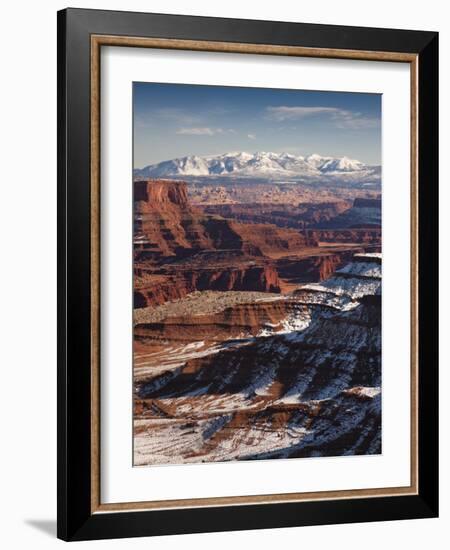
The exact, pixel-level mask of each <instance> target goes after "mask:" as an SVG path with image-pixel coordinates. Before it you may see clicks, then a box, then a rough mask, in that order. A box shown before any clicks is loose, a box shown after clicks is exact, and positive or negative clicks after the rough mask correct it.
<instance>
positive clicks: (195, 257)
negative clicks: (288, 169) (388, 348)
mask: <svg viewBox="0 0 450 550" xmlns="http://www.w3.org/2000/svg"><path fill="white" fill-rule="evenodd" d="M260 185H261V186H264V185H265V184H262V183H261V184H260ZM232 186H234V187H235V188H237V189H238V192H235V193H231V192H230V189H232ZM232 186H231V184H230V183H228V184H227V185H225V187H226V189H227V192H226V193H221V192H220V188H218V187H217V186H216V182H215V181H213V182H210V183H209V184H207V183H205V182H202V183H201V184H199V183H198V182H192V181H189V180H187V181H182V180H179V179H170V180H165V179H142V178H138V179H137V180H136V181H135V183H134V221H133V224H134V226H133V232H134V240H133V256H134V258H133V261H134V266H133V269H134V308H135V309H134V395H133V403H134V464H135V465H136V466H145V465H151V464H166V463H189V462H205V461H206V462H208V461H226V460H253V459H261V458H264V459H266V458H300V457H311V456H338V455H339V456H340V455H347V454H349V455H351V454H377V453H380V452H381V200H380V196H379V193H377V192H375V191H373V190H362V189H361V187H358V186H356V187H352V188H351V189H350V188H347V189H346V190H343V189H339V190H338V191H336V192H335V191H334V190H330V189H327V188H320V189H317V190H312V189H311V188H308V189H307V190H306V191H305V192H303V187H301V186H297V187H295V188H294V187H293V186H291V188H290V189H288V190H286V189H287V188H282V189H281V191H280V193H281V194H284V195H285V196H286V193H288V195H289V196H291V195H292V196H295V200H288V201H287V200H285V197H284V199H282V200H280V202H278V201H277V200H273V199H274V196H275V195H276V193H273V192H271V193H259V194H257V195H256V196H255V186H254V185H251V184H249V183H248V181H247V182H243V183H241V184H240V183H239V182H236V181H233V183H232ZM199 189H201V193H200V194H199ZM205 189H206V190H208V191H207V193H206V194H205ZM269 189H271V190H272V191H273V190H274V189H275V188H274V187H273V185H272V184H269V187H268V188H266V190H269ZM206 196H208V200H205V197H206ZM231 196H232V197H233V199H232V201H233V202H230V197H231ZM278 198H279V197H278Z"/></svg>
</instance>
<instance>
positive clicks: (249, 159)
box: [134, 151, 379, 181]
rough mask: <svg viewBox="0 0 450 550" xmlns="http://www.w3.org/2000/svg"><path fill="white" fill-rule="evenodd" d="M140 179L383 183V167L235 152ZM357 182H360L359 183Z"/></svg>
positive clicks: (188, 160) (155, 169)
mask: <svg viewBox="0 0 450 550" xmlns="http://www.w3.org/2000/svg"><path fill="white" fill-rule="evenodd" d="M134 173H135V176H136V177H137V178H164V177H182V176H198V177H208V176H216V177H217V176H227V177H257V178H261V179H279V178H283V179H284V178H285V179H305V180H307V181H319V180H321V179H323V178H324V177H327V178H330V177H331V178H339V177H341V176H345V177H347V178H348V177H350V178H352V177H354V178H367V177H371V178H372V179H371V181H374V180H377V179H379V167H374V166H369V165H366V164H364V163H362V162H361V161H359V160H354V159H351V158H349V157H347V156H343V157H325V156H321V155H319V154H317V153H313V154H311V155H308V156H306V157H303V156H300V155H293V154H288V153H273V152H270V151H257V152H255V153H247V152H245V151H233V152H230V153H224V154H221V155H209V156H198V155H190V156H185V157H181V158H176V159H172V160H167V161H163V162H160V163H158V164H151V165H148V166H145V167H144V168H142V169H137V170H135V171H134ZM355 181H356V180H355Z"/></svg>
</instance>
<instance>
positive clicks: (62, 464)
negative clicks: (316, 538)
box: [58, 9, 438, 540]
mask: <svg viewBox="0 0 450 550" xmlns="http://www.w3.org/2000/svg"><path fill="white" fill-rule="evenodd" d="M103 46H118V47H120V46H127V47H137V48H163V49H169V50H193V51H209V52H233V53H242V54H246V53H247V54H248V53H252V54H271V55H277V56H299V57H313V58H323V57H325V58H337V59H362V60H373V61H392V62H398V63H407V64H410V67H411V282H412V294H411V303H412V317H411V329H412V331H411V334H412V339H411V358H412V359H411V379H412V384H411V485H410V486H409V487H397V488H395V487H394V488H392V487H391V488H386V489H361V490H349V491H328V492H316V493H286V494H276V495H273V494H271V495H257V496H251V497H242V496H241V497H218V498H212V499H190V500H181V501H180V500H171V501H151V500H150V499H149V501H147V502H138V503H136V502H134V503H133V502H127V503H120V504H117V505H111V504H102V503H101V500H100V422H99V415H100V405H99V396H100V384H101V380H100V376H99V368H100V367H99V362H100V349H99V322H100V316H99V312H100V298H99V296H100V294H99V293H100V268H101V266H100V223H99V220H100V216H101V207H100V104H99V102H100V50H101V48H102V47H103ZM437 142H438V36H437V33H434V32H422V31H406V30H390V29H374V28H356V27H341V26H327V25H312V24H300V23H279V22H269V21H250V20H232V19H216V18H203V17H191V16H172V15H160V14H146V13H130V12H112V11H100V10H85V9H67V10H63V11H61V12H59V13H58V271H59V274H58V537H60V538H62V539H64V540H86V539H99V538H112V537H131V536H148V535H163V534H171V533H173V534H176V533H195V532H197V533H199V532H206V531H227V530H240V529H257V528H274V527H288V526H300V525H320V524H327V523H345V522H362V521H364V522H365V521H381V520H394V519H408V518H425V517H436V516H437V514H438V418H437V412H438V372H437V368H438V363H437V353H438V352H437V350H438V345H437V319H438V314H437V313H438V291H437V256H438V252H437V243H438V239H437V228H438V222H437V212H438V209H437V200H438V158H437V157H438V147H437Z"/></svg>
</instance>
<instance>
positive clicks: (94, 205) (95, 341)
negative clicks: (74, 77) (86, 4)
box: [90, 34, 419, 514]
mask: <svg viewBox="0 0 450 550" xmlns="http://www.w3.org/2000/svg"><path fill="white" fill-rule="evenodd" d="M102 46H117V47H139V48H154V49H155V48H156V49H157V48H162V49H170V50H190V51H205V52H223V53H240V54H245V53H247V54H258V55H279V56H294V57H318V58H329V59H354V60H371V61H385V62H398V63H409V65H410V100H411V105H410V111H411V115H410V130H411V131H410V140H411V143H410V150H411V195H410V208H411V214H410V228H411V243H410V252H411V269H410V277H411V388H410V396H411V399H410V401H411V437H410V441H411V454H410V473H411V477H410V478H411V483H410V485H409V486H407V487H386V488H376V489H369V488H368V489H352V490H339V491H316V492H303V493H282V494H266V495H249V496H232V497H209V498H190V499H177V500H154V501H142V502H120V503H108V504H105V503H101V498H100V495H101V492H100V482H101V475H100V460H101V458H100V307H101V304H100V214H101V213H100V190H101V185H100V85H101V82H100V81H101V73H100V50H101V47H102ZM90 61H91V65H90V77H91V84H90V140H91V141H90V153H91V158H90V179H91V181H90V184H91V193H90V196H91V209H90V214H91V224H90V225H91V241H90V243H91V250H90V252H91V513H92V514H94V513H105V512H121V511H122V512H123V511H131V510H163V509H175V508H178V509H180V508H202V507H219V506H230V505H233V506H245V505H250V504H275V503H286V502H307V501H317V500H341V499H347V498H352V499H357V498H368V497H370V498H376V497H387V496H405V495H416V494H418V392H419V388H418V368H419V365H418V276H419V273H418V246H419V243H418V223H419V219H418V70H419V66H418V55H416V54H410V53H403V52H383V51H366V50H350V49H349V50H343V49H334V48H308V47H302V46H283V45H269V44H267V45H265V44H251V43H236V42H215V41H199V40H180V39H168V38H142V37H132V36H115V35H95V34H94V35H91V55H90Z"/></svg>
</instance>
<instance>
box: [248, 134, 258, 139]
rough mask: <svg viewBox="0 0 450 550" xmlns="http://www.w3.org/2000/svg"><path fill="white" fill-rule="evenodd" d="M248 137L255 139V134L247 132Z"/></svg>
mask: <svg viewBox="0 0 450 550" xmlns="http://www.w3.org/2000/svg"><path fill="white" fill-rule="evenodd" d="M247 137H248V139H256V136H255V134H247Z"/></svg>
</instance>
